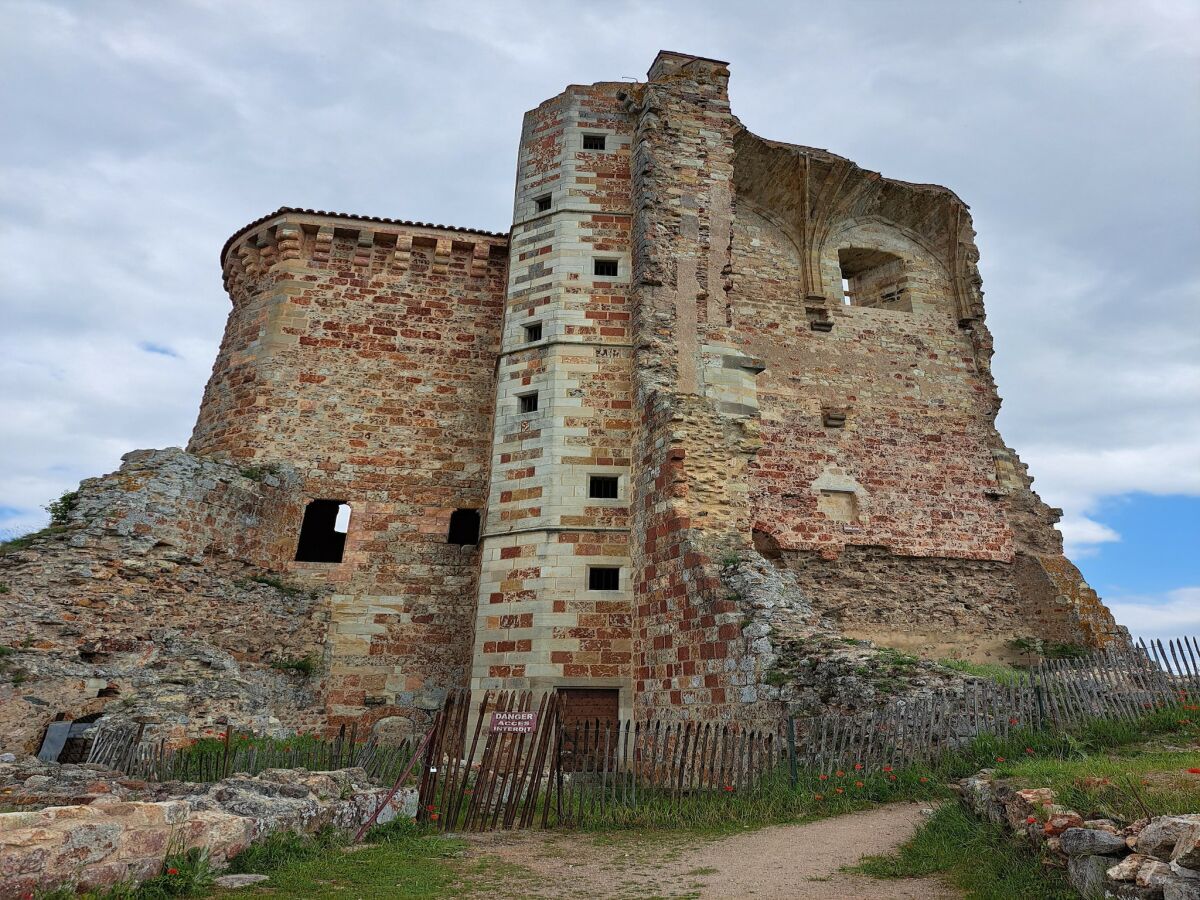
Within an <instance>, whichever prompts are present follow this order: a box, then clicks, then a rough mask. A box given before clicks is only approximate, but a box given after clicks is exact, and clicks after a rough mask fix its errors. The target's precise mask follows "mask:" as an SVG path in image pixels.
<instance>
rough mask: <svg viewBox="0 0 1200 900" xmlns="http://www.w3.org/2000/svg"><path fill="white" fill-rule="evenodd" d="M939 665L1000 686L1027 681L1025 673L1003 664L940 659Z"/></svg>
mask: <svg viewBox="0 0 1200 900" xmlns="http://www.w3.org/2000/svg"><path fill="white" fill-rule="evenodd" d="M938 665H941V666H945V667H946V668H947V669H953V670H954V671H956V672H962V673H964V674H966V675H974V676H976V677H978V678H990V679H991V680H992V681H995V682H998V683H1000V684H1016V683H1018V682H1020V681H1023V680H1025V679H1026V675H1025V673H1024V672H1022V671H1021V670H1020V669H1017V668H1014V667H1013V666H1006V665H1004V664H1003V663H974V662H970V661H968V660H965V659H940V660H938Z"/></svg>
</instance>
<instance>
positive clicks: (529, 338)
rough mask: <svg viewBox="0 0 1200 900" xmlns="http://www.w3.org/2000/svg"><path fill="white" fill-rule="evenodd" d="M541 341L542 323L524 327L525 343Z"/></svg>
mask: <svg viewBox="0 0 1200 900" xmlns="http://www.w3.org/2000/svg"><path fill="white" fill-rule="evenodd" d="M541 339H542V323H541V322H534V323H533V324H532V325H526V326H525V343H527V344H529V343H532V342H533V341H540V340H541Z"/></svg>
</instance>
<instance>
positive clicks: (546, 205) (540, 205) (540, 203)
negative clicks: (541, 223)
mask: <svg viewBox="0 0 1200 900" xmlns="http://www.w3.org/2000/svg"><path fill="white" fill-rule="evenodd" d="M533 204H534V206H536V207H537V211H538V212H540V213H543V212H548V211H549V210H550V195H549V194H542V196H540V197H536V198H534V201H533Z"/></svg>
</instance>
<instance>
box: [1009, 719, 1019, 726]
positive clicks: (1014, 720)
mask: <svg viewBox="0 0 1200 900" xmlns="http://www.w3.org/2000/svg"><path fill="white" fill-rule="evenodd" d="M1020 722H1021V720H1020V719H1009V720H1008V724H1009V725H1017V724H1020Z"/></svg>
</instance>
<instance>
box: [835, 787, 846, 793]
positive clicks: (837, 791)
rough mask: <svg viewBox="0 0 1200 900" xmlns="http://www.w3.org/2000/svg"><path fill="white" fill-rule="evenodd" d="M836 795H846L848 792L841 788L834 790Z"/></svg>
mask: <svg viewBox="0 0 1200 900" xmlns="http://www.w3.org/2000/svg"><path fill="white" fill-rule="evenodd" d="M834 793H835V794H844V793H846V792H845V791H844V790H842V789H841V788H834Z"/></svg>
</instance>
